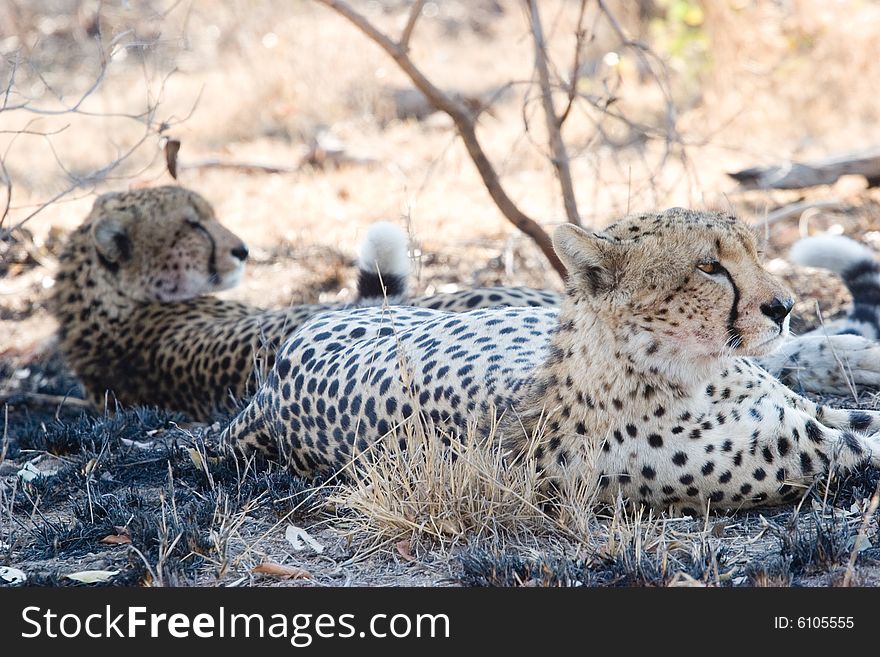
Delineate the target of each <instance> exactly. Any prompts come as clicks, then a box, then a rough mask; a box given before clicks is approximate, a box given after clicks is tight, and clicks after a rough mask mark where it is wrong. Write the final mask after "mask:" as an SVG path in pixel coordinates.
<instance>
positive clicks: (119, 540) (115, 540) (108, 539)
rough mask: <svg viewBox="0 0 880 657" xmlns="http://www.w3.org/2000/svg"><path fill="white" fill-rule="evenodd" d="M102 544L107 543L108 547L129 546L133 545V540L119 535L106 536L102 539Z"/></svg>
mask: <svg viewBox="0 0 880 657" xmlns="http://www.w3.org/2000/svg"><path fill="white" fill-rule="evenodd" d="M99 542H100V543H105V544H107V545H128V544H129V543H131V539H130V538H129V537H128V536H120V535H119V534H110V535H109V536H105V537H104V538H102V539H101V540H100V541H99Z"/></svg>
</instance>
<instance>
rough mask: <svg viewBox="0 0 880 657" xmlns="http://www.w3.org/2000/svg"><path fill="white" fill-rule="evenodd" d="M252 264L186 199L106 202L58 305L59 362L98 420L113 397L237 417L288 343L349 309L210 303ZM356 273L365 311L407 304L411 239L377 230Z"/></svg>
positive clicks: (64, 271)
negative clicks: (316, 318)
mask: <svg viewBox="0 0 880 657" xmlns="http://www.w3.org/2000/svg"><path fill="white" fill-rule="evenodd" d="M401 253H402V254H403V261H401V259H400V258H401ZM247 256H248V249H247V247H246V246H245V244H244V242H242V241H241V240H240V239H239V238H238V237H236V236H235V235H234V234H233V233H231V232H230V231H229V230H227V229H226V228H224V227H223V226H222V225H221V224H220V222H219V221H217V219H216V218H215V216H214V211H213V209H212V207H211V205H210V204H209V203H208V202H207V201H206V200H205V199H204V198H202V197H201V196H199V195H198V194H196V193H195V192H192V191H190V190H187V189H183V188H181V187H155V188H148V189H138V190H133V191H128V192H121V193H110V194H104V195H103V196H101V197H99V198H98V199H97V200H96V201H95V204H94V207H93V208H92V211H91V213H90V214H89V215H88V217H87V218H86V219H85V221H84V222H83V224H82V225H81V226H80V227H79V228H78V229H77V230H76V231H74V232H73V234H72V235H71V236H70V237H69V239H68V241H67V243H66V245H65V247H64V249H63V251H62V253H61V255H60V266H59V272H58V274H57V276H56V284H55V290H54V294H53V300H52V306H53V312H54V314H55V316H56V318H57V319H58V323H59V335H60V343H61V350H62V353H63V354H64V356H65V358H66V360H67V362H68V364H69V365H70V367H71V368H72V369H73V371H74V372H75V373H76V375H77V376H78V377H79V379H80V380H81V381H82V383H83V385H84V386H85V388H86V391H87V393H88V396H89V398H90V400H91V401H92V403H93V404H94V405H95V406H96V407H97V408H102V407H104V405H105V403H106V401H105V395H106V394H111V395H112V397H111V399H113V398H115V400H116V401H118V402H120V403H122V404H126V405H135V404H142V405H155V406H162V407H165V408H169V409H173V410H178V411H182V412H184V413H186V414H188V415H189V416H191V417H193V418H195V419H208V418H210V417H212V416H213V415H214V414H216V413H221V412H229V411H233V410H235V409H236V408H237V407H238V404H239V403H240V401H241V400H242V399H243V398H244V397H245V396H246V395H247V394H248V393H249V392H253V390H254V389H255V388H256V381H255V376H256V373H257V372H258V371H260V369H261V367H262V366H263V365H265V366H267V367H268V366H271V364H272V362H273V361H274V358H275V351H276V349H277V347H278V345H279V344H281V342H282V341H283V340H284V339H285V338H286V337H287V336H288V335H290V333H292V332H293V331H294V330H295V329H296V328H297V327H298V326H299V325H300V324H302V323H303V322H304V321H306V320H307V319H309V318H310V317H312V316H313V315H315V314H317V313H320V312H324V311H327V310H330V309H333V308H336V309H338V308H342V307H344V306H342V305H340V304H336V305H328V304H314V305H302V306H295V307H292V308H284V309H281V310H263V309H261V308H255V307H253V306H249V305H246V304H242V303H237V302H234V301H225V300H221V299H217V298H214V297H211V296H206V294H207V293H210V292H214V291H217V290H224V289H227V288H231V287H233V286H235V285H236V284H237V283H238V281H239V280H240V278H241V275H242V271H243V269H244V262H245V260H246V258H247ZM360 268H361V271H360V278H359V294H360V297H361V301H360V302H361V303H378V302H381V301H382V299H383V297H384V295H385V294H389V295H400V294H403V292H404V291H405V287H404V286H405V284H406V278H407V273H408V262H407V260H406V238H405V236H404V235H403V233H402V232H401V231H400V230H399V229H397V228H396V227H394V226H391V225H390V224H384V223H380V224H376V225H374V227H373V228H371V229H370V231H369V232H368V235H367V239H366V241H365V244H364V248H363V250H362V253H361V259H360ZM401 268H402V269H401Z"/></svg>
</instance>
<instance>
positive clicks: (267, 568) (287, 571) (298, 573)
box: [253, 561, 312, 579]
mask: <svg viewBox="0 0 880 657" xmlns="http://www.w3.org/2000/svg"><path fill="white" fill-rule="evenodd" d="M253 572H254V573H258V574H260V575H272V576H273V577H289V578H291V579H311V578H312V574H311V573H310V572H309V571H308V570H303V569H302V568H297V567H296V566H283V565H281V564H280V563H275V562H274V561H264V562H263V563H261V564H260V565H259V566H257V567H256V568H254V570H253Z"/></svg>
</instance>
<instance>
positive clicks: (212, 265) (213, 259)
mask: <svg viewBox="0 0 880 657" xmlns="http://www.w3.org/2000/svg"><path fill="white" fill-rule="evenodd" d="M193 228H195V229H196V230H200V231H202V232H203V233H204V234H205V236H206V237H207V238H208V241H209V242H210V243H211V255H210V257H209V258H208V274H209V275H210V279H211V283H213V284H215V285H216V284H217V283H219V282H220V274H219V273H217V242H215V241H214V236H213V235H211V233H210V232H208V229H207V228H205V227H204V226H202V224H193Z"/></svg>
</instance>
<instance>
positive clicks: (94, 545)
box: [0, 353, 880, 586]
mask: <svg viewBox="0 0 880 657" xmlns="http://www.w3.org/2000/svg"><path fill="white" fill-rule="evenodd" d="M12 376H14V377H16V379H17V380H18V381H19V389H18V392H17V395H18V396H17V397H16V395H15V394H13V395H12V396H11V397H10V398H9V399H8V401H7V407H8V412H9V416H8V417H9V425H8V430H7V435H6V446H5V459H4V461H3V462H2V463H0V475H2V480H0V485H2V486H3V488H2V496H0V501H3V508H2V514H3V518H2V524H0V528H2V529H0V565H10V566H15V567H17V568H22V569H24V570H26V571H27V572H28V577H29V578H28V584H29V585H48V586H71V585H79V586H82V585H83V584H79V583H77V582H74V581H73V580H70V579H67V578H65V577H64V574H65V573H70V572H72V571H75V570H81V569H83V568H84V567H87V568H88V569H100V570H111V571H117V570H118V571H119V573H118V574H117V575H115V576H114V577H112V578H111V579H110V580H109V581H108V582H106V583H107V584H110V585H117V586H133V585H141V584H144V583H163V584H172V585H204V584H206V583H211V582H212V581H216V580H215V579H210V578H209V579H208V580H207V581H206V573H211V578H216V577H217V569H218V565H217V564H218V563H222V561H223V560H224V559H228V558H229V555H228V554H225V553H224V550H226V549H227V548H226V547H224V545H223V544H222V543H223V541H222V540H220V541H218V538H217V534H218V531H219V530H218V527H219V525H220V524H221V523H220V522H219V520H218V513H225V514H227V515H228V516H235V515H237V514H244V516H246V517H247V518H248V519H249V520H253V521H255V522H257V523H259V524H260V525H261V526H271V525H272V523H274V522H277V521H278V520H279V519H281V520H284V521H285V522H297V523H301V524H302V525H304V526H308V525H309V524H310V523H319V522H325V521H326V519H327V517H328V515H327V510H326V508H324V507H323V505H324V503H325V502H326V494H325V492H318V493H317V494H316V493H315V492H314V491H315V489H316V487H317V486H319V485H320V483H321V482H320V481H319V482H314V481H305V480H302V479H299V478H297V477H295V476H292V475H290V474H289V473H287V472H285V471H278V470H271V469H269V470H264V469H260V468H243V464H242V463H241V462H239V461H237V460H236V459H235V458H234V456H233V455H231V454H229V453H226V452H224V451H223V450H221V449H220V448H219V447H218V446H217V444H216V439H217V436H218V434H219V430H220V428H221V427H222V425H223V418H220V419H219V421H218V422H216V423H214V424H212V425H200V424H190V423H188V422H187V418H185V417H184V416H182V415H180V414H175V413H168V412H166V411H161V410H157V409H149V408H134V409H119V410H118V411H117V412H116V413H114V414H112V415H101V414H96V413H92V412H89V411H85V410H83V409H81V408H76V407H70V406H67V405H65V404H62V405H60V406H58V405H52V404H45V403H42V402H38V403H32V401H29V393H38V394H40V395H49V396H52V397H55V398H63V397H65V396H72V397H75V396H76V395H77V394H79V393H81V390H80V388H79V386H78V384H77V383H76V381H75V379H74V378H73V377H72V376H71V375H70V373H69V372H67V371H66V370H65V369H64V367H63V365H61V363H60V360H59V359H58V356H57V354H51V353H50V354H49V355H48V357H47V358H46V359H44V360H38V361H35V362H32V363H31V364H30V365H28V375H27V376H22V374H21V373H20V372H18V373H16V372H13V373H12ZM826 401H832V402H838V403H847V405H851V404H852V401H851V400H826ZM872 405H873V404H870V403H866V404H865V405H864V406H865V407H871V406H872ZM47 461H48V462H49V463H50V465H51V466H52V469H56V468H57V472H56V473H55V474H54V475H52V476H46V477H36V478H34V479H33V480H32V481H30V482H24V481H22V479H21V478H20V477H18V476H17V474H16V473H17V472H18V471H19V469H20V468H21V467H23V466H24V464H25V463H27V462H32V463H36V464H37V466H36V467H37V468H38V469H39V468H40V467H43V466H44V465H45V463H46V462H47ZM878 483H880V472H878V471H877V470H874V469H870V468H866V469H863V470H860V471H857V472H853V473H850V474H848V475H846V476H843V477H839V478H836V479H834V480H833V481H832V482H831V485H830V486H827V487H826V486H825V485H824V483H820V484H818V485H816V486H815V487H814V488H813V489H812V490H811V491H810V492H809V494H808V499H807V500H806V501H805V502H804V504H802V505H801V511H800V513H797V512H795V511H794V510H792V509H787V510H779V509H773V510H767V511H765V512H763V513H762V512H760V511H751V512H748V513H745V512H744V513H740V514H734V515H733V516H731V517H724V516H717V517H714V518H713V519H712V523H713V526H714V525H717V526H719V527H721V528H722V531H721V532H720V534H719V535H718V536H715V535H714V534H718V533H719V532H718V531H716V530H713V535H712V536H711V537H710V538H709V539H708V540H707V538H706V536H705V532H704V529H705V528H704V527H703V525H702V523H703V521H702V520H698V519H694V520H684V521H682V522H684V523H685V524H683V525H681V527H683V528H684V530H683V531H684V535H689V536H691V538H689V539H688V540H686V541H683V542H682V541H678V542H677V543H676V544H674V545H673V546H672V547H669V546H667V545H665V544H664V546H662V547H661V548H657V549H653V550H635V549H633V547H632V546H624V547H622V548H620V549H618V550H616V551H614V552H613V553H611V554H607V555H605V556H601V557H595V556H594V557H591V558H588V559H585V558H583V557H579V558H576V557H572V556H569V555H568V554H566V550H565V549H561V550H560V548H559V547H558V544H556V543H554V542H549V543H548V545H547V549H546V551H545V552H543V553H541V554H538V555H536V554H535V551H534V549H530V550H528V551H525V552H524V551H523V550H521V549H519V548H516V547H510V546H498V545H490V546H485V545H481V544H473V545H470V546H465V547H463V548H456V549H455V550H454V551H453V552H452V553H450V554H449V555H448V556H450V557H451V559H450V560H448V572H443V569H440V570H438V571H437V572H436V573H435V575H434V576H430V575H429V577H433V579H434V580H435V581H436V582H437V583H442V582H443V581H447V582H448V581H451V582H453V583H457V584H459V585H464V586H522V585H528V586H662V585H666V584H669V583H680V582H682V581H684V582H703V583H709V584H713V585H720V586H749V585H766V584H771V585H794V586H797V585H830V584H833V583H836V582H837V581H838V579H839V578H840V573H841V572H842V569H843V568H844V566H845V564H846V562H847V560H848V559H849V557H850V554H851V552H852V548H853V545H854V538H855V535H856V533H857V532H858V529H859V527H860V524H861V523H860V520H861V514H860V513H857V512H856V511H855V510H854V509H857V508H860V507H858V506H857V505H859V504H864V500H865V499H867V498H870V497H871V495H872V494H873V493H874V491H875V490H877V486H878ZM334 513H343V514H344V513H345V511H335V512H334ZM331 515H332V514H331ZM688 523H689V524H688ZM728 523H731V524H732V525H734V526H735V529H733V530H724V529H723V528H724V527H725V525H726V524H728ZM688 532H689V534H688ZM869 535H870V536H873V537H874V539H873V542H874V545H873V546H871V547H869V548H868V549H865V550H863V551H862V552H861V553H860V555H859V557H858V562H857V565H858V568H857V581H862V580H859V579H858V578H859V577H862V578H864V581H871V578H872V577H874V576H875V574H876V572H880V548H878V547H877V545H876V544H877V543H878V541H877V538H876V518H875V520H874V522H873V524H872V525H871V526H870V531H869ZM119 536H123V537H124V539H123V540H129V541H130V544H125V545H121V546H119V545H112V544H110V545H108V544H106V543H103V542H102V541H105V540H107V537H119ZM746 536H761V540H758V541H756V543H755V545H756V546H757V547H756V548H755V549H756V550H757V552H756V553H755V554H751V553H749V554H748V558H746V557H745V556H744V555H745V552H743V550H742V549H741V545H740V548H734V547H732V545H733V543H737V544H738V545H739V543H738V541H739V539H741V538H743V537H746ZM731 541H733V543H731ZM423 547H424V549H425V550H427V552H428V553H431V551H432V549H433V546H431V545H426V546H423ZM737 550H738V551H737ZM442 561H443V560H442V559H441V562H442ZM379 567H382V566H381V563H380V566H379ZM157 580H158V581H157ZM392 581H393V580H392ZM401 583H403V584H408V583H411V582H410V581H408V580H407V579H403V580H402V581H401Z"/></svg>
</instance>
